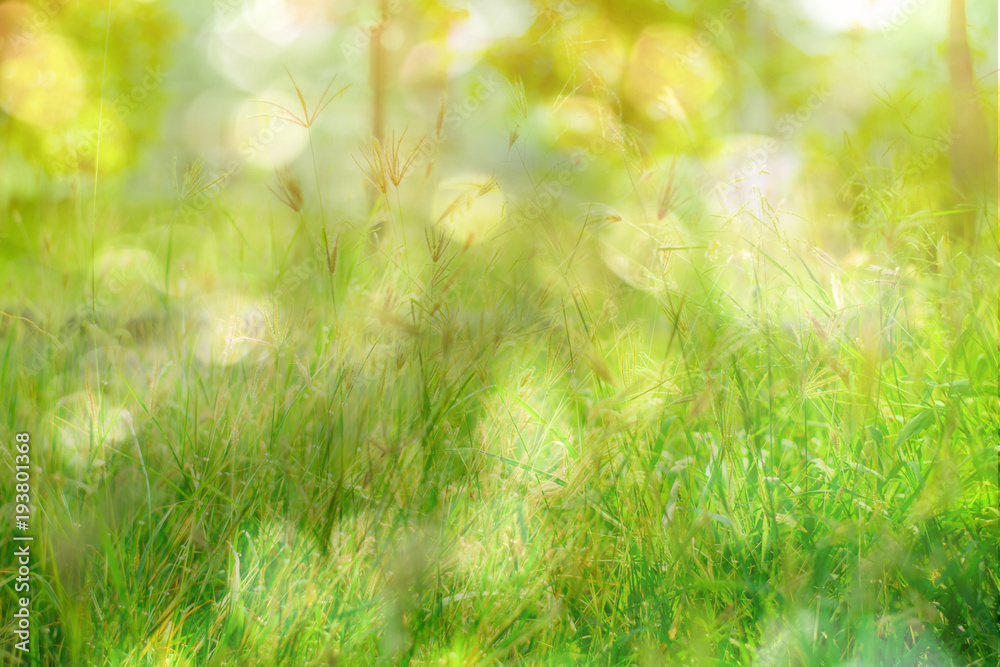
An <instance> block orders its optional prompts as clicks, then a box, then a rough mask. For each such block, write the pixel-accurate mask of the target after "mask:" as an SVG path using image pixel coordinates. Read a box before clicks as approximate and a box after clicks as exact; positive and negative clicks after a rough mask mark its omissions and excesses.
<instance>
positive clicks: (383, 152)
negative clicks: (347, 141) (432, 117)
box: [354, 130, 424, 195]
mask: <svg viewBox="0 0 1000 667" xmlns="http://www.w3.org/2000/svg"><path fill="white" fill-rule="evenodd" d="M404 137H406V130H403V134H402V135H400V137H399V139H397V138H396V131H395V130H393V131H392V133H391V134H390V135H389V136H388V137H387V138H386V141H385V143H384V144H383V143H382V142H381V141H379V140H378V137H375V136H374V135H372V136H371V137H370V138H369V139H368V142H367V143H366V144H365V145H363V146H362V148H361V157H362V159H363V160H364V161H365V165H366V166H365V167H363V166H361V163H360V162H358V159H357V157H354V164H356V165H358V169H360V170H361V173H363V174H364V175H365V178H367V179H368V181H369V182H370V183H371V184H372V185H373V186H375V189H376V190H378V191H379V192H381V193H382V194H383V195H384V194H386V193H387V192H388V190H389V183H392V184H393V186H395V187H397V188H398V187H399V184H400V183H402V182H403V178H404V177H405V176H406V172H407V171H409V169H410V167H411V166H412V165H413V163H414V162H415V161H416V159H417V157H418V156H419V155H420V151H421V149H422V148H423V145H424V139H420V140H419V141H418V142H417V145H416V146H414V148H413V150H412V151H410V154H409V155H407V156H406V157H403V158H401V157H400V154H399V151H400V149H401V148H402V146H403V138H404Z"/></svg>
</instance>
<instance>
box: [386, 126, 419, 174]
mask: <svg viewBox="0 0 1000 667" xmlns="http://www.w3.org/2000/svg"><path fill="white" fill-rule="evenodd" d="M405 136H406V130H403V134H401V135H400V137H399V140H398V141H397V140H396V131H395V130H393V131H392V134H390V135H389V138H388V143H387V144H386V146H385V164H386V167H387V168H388V172H389V180H391V181H392V184H393V185H394V186H396V187H397V188H398V187H399V184H400V183H402V182H403V177H404V176H406V172H407V171H409V169H410V166H411V165H413V162H414V160H416V159H417V156H418V155H419V154H420V149H421V148H423V146H424V139H423V138H421V139H420V140H419V141H417V145H416V146H414V147H413V150H412V151H411V152H410V154H409V156H407V157H406V158H405V159H403V160H400V158H399V149H400V147H401V146H402V145H403V138H404V137H405Z"/></svg>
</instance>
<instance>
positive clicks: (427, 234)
mask: <svg viewBox="0 0 1000 667" xmlns="http://www.w3.org/2000/svg"><path fill="white" fill-rule="evenodd" d="M453 235H454V233H453V232H452V231H451V230H447V229H434V228H432V227H428V228H426V229H424V240H426V242H427V250H428V251H429V252H430V254H431V261H433V262H437V261H438V260H440V259H441V257H442V256H443V255H444V251H445V248H447V247H448V242H449V241H451V237H452V236H453Z"/></svg>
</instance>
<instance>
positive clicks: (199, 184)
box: [174, 158, 229, 202]
mask: <svg viewBox="0 0 1000 667" xmlns="http://www.w3.org/2000/svg"><path fill="white" fill-rule="evenodd" d="M174 165H175V172H174V191H175V192H176V193H177V196H178V197H180V198H181V200H182V201H186V202H187V201H191V200H192V199H194V198H195V197H197V196H198V195H200V194H201V193H202V192H205V191H206V190H208V189H209V188H211V187H212V186H214V185H215V184H216V183H218V182H220V181H222V180H225V179H226V178H227V177H228V176H229V172H227V173H225V174H222V175H221V176H219V177H218V178H216V179H214V180H211V181H209V180H208V176H207V175H206V174H205V161H204V160H203V159H201V158H196V159H195V160H194V162H192V163H191V164H189V165H188V167H187V169H185V170H184V179H183V180H182V181H181V183H180V184H178V183H177V177H176V173H177V172H176V161H175V163H174Z"/></svg>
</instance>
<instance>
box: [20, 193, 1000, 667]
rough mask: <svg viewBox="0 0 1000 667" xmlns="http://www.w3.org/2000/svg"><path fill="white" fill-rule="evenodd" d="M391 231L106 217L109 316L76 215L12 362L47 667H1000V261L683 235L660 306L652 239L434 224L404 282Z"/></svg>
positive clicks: (48, 267) (252, 217) (42, 280)
mask: <svg viewBox="0 0 1000 667" xmlns="http://www.w3.org/2000/svg"><path fill="white" fill-rule="evenodd" d="M220 201H222V200H220ZM383 204H384V206H383V207H377V209H378V210H376V212H375V213H374V214H373V217H372V219H371V220H370V221H368V220H366V221H364V223H361V224H359V223H350V222H346V221H342V222H340V223H337V225H333V224H332V223H330V225H331V226H330V228H329V229H326V228H322V223H321V222H320V221H319V220H318V216H317V215H316V213H315V211H314V210H311V209H309V212H307V213H304V214H302V216H300V215H299V213H298V212H289V211H287V210H285V209H282V208H280V207H278V206H277V205H276V203H275V200H269V201H264V200H263V199H261V200H260V201H253V200H250V203H249V204H248V203H246V202H244V203H243V204H242V206H241V211H242V212H243V213H242V214H236V213H235V212H234V211H233V210H232V209H227V208H226V206H225V204H224V203H217V205H215V206H214V208H212V209H210V210H209V212H208V213H206V214H205V215H202V216H198V217H195V218H192V219H191V220H189V222H188V223H187V224H188V228H189V229H190V232H186V231H185V226H184V225H183V224H182V223H181V220H180V219H179V218H178V216H177V214H175V213H171V212H170V211H169V209H167V210H166V211H165V212H164V211H159V210H152V211H150V213H149V218H148V221H147V223H145V228H147V229H151V230H153V231H152V232H150V233H148V234H144V235H126V234H124V232H123V231H122V230H121V229H118V230H116V229H114V228H112V226H113V225H115V224H116V223H114V220H116V219H117V218H120V217H121V216H124V215H125V211H123V210H120V209H116V208H114V207H113V206H112V205H111V204H110V203H109V202H102V210H101V211H100V214H99V220H103V221H108V222H105V223H102V224H104V225H107V226H108V228H107V229H104V230H98V238H99V239H106V240H108V239H115V245H111V244H110V242H108V244H107V247H102V246H101V242H100V241H99V242H98V247H97V249H96V253H97V255H99V256H100V255H101V254H102V253H103V252H105V251H110V250H115V249H117V250H122V249H127V250H128V251H129V252H131V253H133V256H135V257H138V258H139V259H137V260H136V261H135V262H134V266H133V265H130V264H129V263H128V262H126V261H124V260H123V259H122V257H123V255H121V254H119V255H112V257H113V258H117V259H113V260H112V261H111V262H110V266H111V267H112V268H111V269H110V271H111V273H109V274H107V275H103V276H102V275H98V276H97V284H98V291H97V294H96V295H94V294H90V293H89V288H88V286H87V284H86V283H87V282H88V281H85V280H81V279H80V278H81V277H82V275H83V274H84V273H86V271H85V269H82V270H80V271H77V272H74V271H72V270H71V268H69V267H66V268H64V267H62V266H60V265H58V264H57V263H55V262H53V261H52V260H51V259H49V258H51V257H74V256H76V257H80V256H86V252H87V251H88V250H89V247H88V245H87V243H86V242H85V241H84V240H82V239H83V238H84V237H83V236H82V235H81V236H76V235H74V234H63V235H60V236H54V235H53V232H54V230H55V229H56V228H57V226H58V225H60V224H65V225H67V227H68V228H72V225H73V223H72V222H71V219H72V217H71V215H70V214H69V213H68V212H65V211H59V210H57V209H55V208H52V210H44V209H42V208H39V213H38V217H37V219H35V220H33V221H32V225H29V226H28V228H30V229H32V232H30V238H31V240H32V244H31V246H30V247H31V248H33V249H34V252H30V251H28V250H27V249H25V250H24V251H23V252H22V253H21V254H19V255H18V256H17V257H16V258H12V257H8V258H7V260H5V261H7V265H8V266H9V267H10V268H11V273H10V275H9V278H8V280H9V283H8V284H10V285H12V287H11V288H10V289H9V290H8V292H7V294H8V297H7V298H8V300H9V301H10V303H9V305H7V306H6V307H5V308H4V310H5V311H6V313H7V315H6V316H4V318H3V328H2V339H0V344H2V350H3V360H2V364H0V387H2V399H0V409H2V414H3V422H4V426H5V431H6V432H7V433H8V434H12V433H14V432H18V431H22V430H26V431H28V432H29V433H30V434H31V436H32V443H33V450H32V456H33V459H32V460H33V464H34V466H35V473H34V475H33V484H34V490H33V492H34V493H35V498H36V505H35V514H34V516H33V519H32V521H33V533H34V535H35V542H34V552H33V553H34V558H35V561H34V565H33V567H34V578H33V580H32V581H33V588H32V591H33V592H32V596H33V597H32V610H33V612H34V614H35V615H34V619H35V626H34V627H35V635H34V637H35V642H37V648H36V653H35V654H34V660H35V664H45V665H49V664H51V665H55V664H65V665H85V664H101V665H104V664H107V665H226V664H228V665H239V664H255V665H257V664H260V665H264V664H287V665H332V664H343V665H371V664H413V665H421V664H427V665H489V664H531V665H536V664H537V665H571V664H572V665H575V664H595V665H625V664H649V665H659V664H755V665H841V664H843V665H847V664H850V665H941V664H980V665H989V664H996V658H997V655H998V653H997V650H998V649H997V624H996V614H997V571H998V568H997V565H998V563H997V537H998V536H997V529H998V522H997V519H998V516H997V505H998V502H997V476H996V470H997V468H996V457H997V451H996V437H995V435H996V432H997V431H996V428H997V413H996V410H997V403H996V382H997V368H998V359H997V355H998V346H997V340H998V332H997V311H996V304H997V289H996V288H997V262H996V256H995V254H991V253H990V252H988V251H986V250H982V247H983V245H982V244H981V245H980V246H979V247H978V248H977V247H975V246H966V245H961V244H959V243H957V242H956V243H954V244H952V243H949V242H948V241H947V240H946V239H944V238H942V237H941V234H940V233H937V234H935V231H936V229H937V228H935V227H934V225H935V224H938V223H936V222H935V221H934V220H932V221H931V222H929V223H927V225H925V226H923V227H920V228H918V230H917V231H916V232H911V233H910V235H909V236H907V237H906V239H905V240H906V241H907V242H906V243H903V242H899V243H898V244H896V245H895V246H890V245H889V244H888V243H887V242H885V241H884V240H883V241H878V240H875V241H872V240H869V241H866V242H865V243H866V244H867V250H866V255H865V256H864V257H863V258H861V259H859V258H858V256H857V254H855V255H853V256H848V255H847V254H845V255H844V256H842V257H840V258H838V259H837V260H834V259H831V258H830V257H829V255H827V254H826V253H825V252H823V251H821V250H817V249H815V248H813V247H812V246H810V245H808V244H806V243H803V242H798V241H793V240H789V239H787V238H785V237H784V236H783V234H782V233H781V232H780V231H779V229H780V228H778V227H774V226H773V223H772V222H771V221H769V220H766V219H765V220H755V221H749V222H746V221H744V222H738V221H730V222H729V223H727V225H726V226H725V227H724V228H723V229H721V230H720V231H719V232H718V233H716V234H715V235H714V236H706V233H705V232H697V233H696V232H693V231H685V229H684V228H682V227H676V226H675V227H674V228H672V230H671V234H672V236H671V239H672V240H673V241H678V242H677V243H676V244H675V245H677V246H679V247H680V246H683V249H680V250H674V251H670V252H669V253H666V256H665V257H664V261H663V263H662V264H659V265H657V266H659V267H660V268H661V269H662V270H660V271H659V272H657V270H656V268H655V266H654V269H652V270H651V269H650V266H653V265H646V267H645V268H644V269H642V270H641V271H640V273H641V272H642V271H645V273H644V274H643V275H645V276H646V277H647V278H648V283H647V284H646V285H645V287H646V289H639V288H636V287H634V286H633V285H630V284H628V283H627V282H625V281H623V280H622V279H621V278H619V277H618V275H616V272H613V271H611V270H609V269H608V266H609V265H610V264H609V263H608V262H607V261H603V260H602V257H604V259H605V260H607V255H602V248H603V249H604V250H605V251H606V250H607V245H606V244H605V242H604V241H603V240H602V239H604V238H605V235H606V234H607V232H608V229H609V228H610V229H614V226H615V225H618V226H624V225H628V224H630V223H628V222H627V221H625V220H618V221H615V222H612V223H608V224H609V225H610V227H609V226H608V224H606V225H605V226H604V227H600V226H598V225H591V224H580V222H579V221H577V222H572V221H571V218H565V219H564V218H563V217H561V215H560V214H559V213H558V212H557V213H554V214H548V215H547V218H546V220H545V225H541V224H540V223H539V222H538V221H530V220H529V221H523V220H521V219H520V218H519V217H518V215H516V214H513V213H512V214H509V215H507V216H506V217H505V218H504V220H503V221H502V222H500V223H499V224H498V225H497V226H495V227H494V228H493V229H492V230H491V231H490V233H488V234H486V238H485V239H484V240H483V241H482V242H481V243H476V242H472V243H469V244H462V243H458V242H456V241H454V240H453V239H452V240H449V238H448V236H447V233H442V232H440V231H436V230H435V228H434V227H433V225H431V224H430V223H432V222H433V221H426V222H423V223H421V222H419V221H420V219H421V218H420V215H419V214H413V215H412V216H411V217H410V219H409V220H407V221H406V222H405V224H407V225H409V226H410V229H409V230H408V232H407V239H408V241H409V244H408V246H407V252H406V255H405V256H404V254H403V253H402V252H401V251H399V250H397V249H398V248H400V247H401V235H402V230H401V229H400V225H401V224H404V223H403V222H402V221H401V220H400V215H401V214H402V207H398V206H397V204H398V200H397V202H392V204H390V203H389V199H388V198H385V199H384V200H383ZM309 206H310V204H309V203H308V202H307V204H306V207H307V209H308V207H309ZM315 208H316V207H315V205H313V209H315ZM328 208H330V205H329V203H328ZM247 211H253V213H251V214H247V213H246V212H247ZM43 213H44V214H43ZM408 215H410V214H408ZM303 216H304V217H303ZM328 217H330V219H332V217H331V216H328ZM994 218H995V216H994ZM52 220H56V221H58V222H51V221H52ZM378 220H382V225H381V228H380V229H381V235H382V236H381V238H380V239H378V238H376V237H373V236H372V234H371V232H370V225H372V224H375V223H376V222H377V221H378ZM300 223H301V224H303V225H305V229H304V230H303V231H304V232H306V233H300V232H299V231H296V230H297V228H298V226H299V224H300ZM940 224H941V225H944V224H945V223H944V222H941V223H940ZM421 226H426V229H425V230H424V231H425V233H426V234H425V235H426V244H417V243H415V242H414V239H421ZM942 229H943V227H942ZM171 230H172V231H171ZM543 230H544V231H543ZM168 232H169V236H170V259H169V260H165V259H164V258H165V256H166V255H165V248H166V245H163V246H162V247H161V245H160V243H161V242H162V239H163V238H164V236H165V235H167V234H168ZM988 234H992V232H990V231H987V235H988ZM935 238H937V239H940V240H939V241H937V242H934V241H933V240H932V239H935ZM46 239H47V240H46ZM324 239H325V240H324ZM333 239H336V244H335V245H334V244H333ZM373 239H375V240H373ZM712 239H715V245H712V243H711V242H712ZM654 241H657V240H656V239H653V238H650V243H652V242H654ZM658 242H659V243H660V244H665V243H664V240H663V239H660V240H658ZM46 243H47V244H49V248H48V250H45V249H44V248H46V245H45V244H46ZM982 243H983V244H986V245H987V246H988V245H989V243H994V244H995V236H993V238H992V241H991V240H990V239H988V238H985V237H984V239H983V242H982ZM862 247H864V246H862ZM990 247H991V246H990ZM706 248H708V250H706ZM136 249H141V250H144V251H146V252H147V253H148V254H141V253H136V252H135V251H136ZM334 252H335V253H336V255H335V256H334V255H333V254H332V253H334ZM664 252H666V251H664ZM45 253H49V254H48V255H46V254H45ZM324 255H325V256H324ZM124 256H126V257H127V255H124ZM334 260H335V261H334ZM629 261H632V260H629ZM636 261H639V260H636ZM85 265H86V264H85V263H83V266H85ZM149 265H151V266H152V267H153V268H152V270H150V271H148V272H147V271H144V270H143V269H144V268H145V267H146V266H149ZM282 265H284V266H283V268H282V269H281V270H280V272H279V271H276V269H278V268H279V267H281V266H282ZM878 267H883V268H878ZM896 267H899V268H898V269H897V268H896ZM331 268H332V269H333V270H332V271H331ZM102 280H103V283H102ZM168 284H169V285H170V288H169V297H166V296H165V295H166V293H167V292H168V289H167V288H166V287H165V286H166V285H168ZM15 285H16V289H15V288H14V287H13V286H15ZM17 290H23V292H21V293H22V294H23V297H21V298H20V299H17V298H14V297H13V295H14V294H17V293H18V291H17ZM56 294H58V295H60V297H58V298H53V295H56ZM203 294H209V295H219V294H223V295H230V296H232V297H233V298H230V299H228V300H226V299H223V300H221V301H220V300H219V299H217V298H212V299H207V300H206V298H204V297H203V296H202V295H203ZM228 303H234V304H235V305H233V306H232V307H231V308H230V309H229V310H219V309H220V308H224V307H226V304H228ZM94 304H97V305H98V311H97V313H96V314H95V313H94V312H92V311H91V310H90V308H92V307H93V305H94ZM213 309H215V310H213ZM15 317H21V318H25V319H15ZM27 320H31V323H33V324H31V323H29V322H27ZM213 327H214V328H213ZM223 362H224V363H223ZM5 439H7V438H5ZM3 451H4V457H5V458H11V457H12V452H13V450H12V449H11V448H5V449H4V450H3ZM9 463H10V465H9V466H6V467H5V472H4V484H3V488H4V494H7V493H8V492H7V489H10V488H12V484H11V478H12V472H10V470H12V465H13V463H12V460H11V461H10V462H9ZM5 498H9V495H5ZM7 506H8V507H9V505H7ZM5 525H6V524H5ZM8 530H9V529H5V535H4V542H5V543H9V539H8V538H7V535H8V534H9V533H7V531H8ZM11 571H12V570H8V572H11ZM8 577H9V575H8ZM7 583H8V582H7V581H5V584H7ZM2 599H3V610H4V612H3V623H4V624H6V625H5V627H4V628H3V632H4V636H5V637H9V636H11V632H12V625H11V619H12V616H11V611H10V610H12V609H13V606H12V605H13V604H14V600H13V594H12V593H11V587H10V586H9V585H5V586H4V596H3V598H2ZM8 647H9V644H7V645H5V650H9V649H8ZM8 655H10V653H8Z"/></svg>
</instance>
